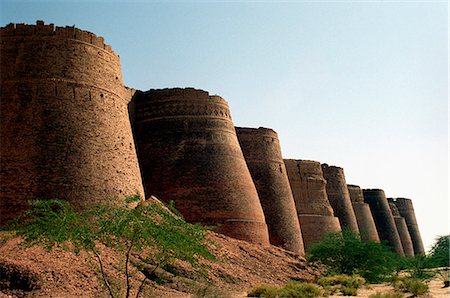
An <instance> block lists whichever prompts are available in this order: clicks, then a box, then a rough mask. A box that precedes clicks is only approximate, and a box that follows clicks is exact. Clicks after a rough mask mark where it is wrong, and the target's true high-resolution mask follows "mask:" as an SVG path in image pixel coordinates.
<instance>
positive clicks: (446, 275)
mask: <svg viewBox="0 0 450 298" xmlns="http://www.w3.org/2000/svg"><path fill="white" fill-rule="evenodd" d="M437 276H438V278H439V279H440V280H441V281H442V282H443V283H444V288H448V287H450V270H448V269H447V270H440V271H438V272H437Z"/></svg>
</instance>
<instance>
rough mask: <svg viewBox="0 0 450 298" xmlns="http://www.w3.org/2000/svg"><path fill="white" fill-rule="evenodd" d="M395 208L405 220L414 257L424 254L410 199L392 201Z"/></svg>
mask: <svg viewBox="0 0 450 298" xmlns="http://www.w3.org/2000/svg"><path fill="white" fill-rule="evenodd" d="M393 202H394V204H395V206H397V209H398V211H399V213H400V215H401V216H402V217H403V218H405V221H406V225H407V227H408V231H409V235H410V236H411V241H412V244H413V248H414V254H415V255H423V254H425V249H424V247H423V242H422V236H421V235H420V231H419V226H418V224H417V220H416V213H415V212H414V207H413V203H412V201H411V200H410V199H406V198H396V199H393Z"/></svg>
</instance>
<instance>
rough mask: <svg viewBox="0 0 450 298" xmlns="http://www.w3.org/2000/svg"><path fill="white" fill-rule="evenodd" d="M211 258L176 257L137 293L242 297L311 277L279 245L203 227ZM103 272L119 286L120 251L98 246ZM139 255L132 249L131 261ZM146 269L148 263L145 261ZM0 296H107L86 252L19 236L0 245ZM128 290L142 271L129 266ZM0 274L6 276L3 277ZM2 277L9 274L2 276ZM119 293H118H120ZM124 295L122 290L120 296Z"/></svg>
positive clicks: (311, 273) (136, 284)
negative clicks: (189, 260) (30, 243)
mask: <svg viewBox="0 0 450 298" xmlns="http://www.w3.org/2000/svg"><path fill="white" fill-rule="evenodd" d="M208 233H209V235H208V238H209V239H210V240H212V242H213V243H214V245H212V251H213V253H214V255H215V256H216V258H217V261H216V262H209V261H204V262H202V263H203V264H202V266H201V267H199V268H192V266H190V264H185V263H181V262H179V263H176V264H175V266H174V268H172V269H173V270H167V271H165V270H158V271H157V274H156V275H155V276H153V277H154V278H153V280H151V281H150V282H149V283H148V284H147V285H146V286H145V288H144V291H143V293H142V295H141V297H189V296H191V295H190V293H193V294H194V296H197V297H242V296H245V293H246V291H247V290H248V289H250V288H252V287H253V286H255V285H259V284H280V285H281V284H284V283H286V282H287V281H290V280H304V281H310V280H313V279H314V278H315V277H316V276H317V275H318V273H319V272H318V270H317V269H316V268H312V267H308V266H307V265H306V262H305V260H304V259H303V258H302V257H300V256H298V255H296V254H292V253H290V252H288V251H285V250H283V249H280V248H277V247H274V246H271V247H262V246H259V245H253V244H250V243H247V242H245V241H239V240H236V239H232V238H229V237H226V236H223V235H220V234H216V233H214V232H208ZM101 256H102V260H103V264H104V267H105V272H106V274H107V275H108V277H109V279H110V280H112V283H111V284H112V287H113V288H115V289H120V288H121V289H122V294H123V293H124V291H125V288H126V287H125V281H124V276H125V275H124V253H120V252H117V251H114V250H112V249H110V248H108V247H104V246H102V247H101ZM140 257H141V256H140V255H133V257H132V263H136V262H134V261H136V260H137V259H139V258H140ZM149 268H150V270H151V266H149ZM0 273H2V275H3V280H4V281H3V283H1V284H0V289H1V293H2V294H0V297H2V298H3V297H108V292H107V289H106V287H105V286H104V283H103V280H102V277H101V274H100V271H99V267H98V262H97V260H96V259H95V256H94V255H93V254H91V253H87V252H80V253H79V254H76V253H74V252H71V251H70V250H65V249H63V248H62V247H60V246H55V247H54V248H53V249H52V250H51V251H47V250H45V249H44V248H42V247H39V246H34V247H25V246H23V245H21V239H20V238H17V237H16V238H12V239H9V240H7V241H6V242H5V243H3V244H2V245H1V246H0ZM130 273H131V276H132V278H131V286H132V288H131V295H130V297H135V296H136V293H137V289H138V288H139V285H140V281H141V280H142V279H143V278H144V274H143V273H142V272H141V271H139V270H137V268H136V267H135V266H131V268H130ZM5 277H6V280H7V281H6V282H5ZM8 277H11V279H10V281H8ZM121 297H122V296H121ZM123 297H124V296H123Z"/></svg>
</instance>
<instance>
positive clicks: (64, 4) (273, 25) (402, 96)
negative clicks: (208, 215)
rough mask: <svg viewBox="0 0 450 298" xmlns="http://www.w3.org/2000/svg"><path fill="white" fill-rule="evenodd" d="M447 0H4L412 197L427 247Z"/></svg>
mask: <svg viewBox="0 0 450 298" xmlns="http://www.w3.org/2000/svg"><path fill="white" fill-rule="evenodd" d="M448 5H449V4H448V2H447V1H284V2H282V3H280V2H275V1H70V0H69V1H53V2H45V1H39V0H38V1H31V2H26V1H17V0H16V1H6V0H0V20H1V22H0V23H1V26H5V25H6V24H8V23H10V22H15V23H29V24H34V23H35V22H36V20H44V21H45V22H46V23H54V24H55V25H58V26H66V25H69V26H72V25H75V26H76V27H78V28H80V29H84V30H87V31H91V32H94V33H96V34H97V35H100V36H103V37H104V38H105V41H106V43H108V44H110V45H111V46H112V47H113V49H114V51H115V52H116V53H118V54H119V55H120V57H121V63H122V71H123V77H124V82H125V84H126V85H127V86H129V87H133V88H137V89H141V90H148V89H150V88H170V87H194V88H199V89H204V90H206V91H209V92H210V93H211V94H218V95H220V96H222V97H224V98H225V99H226V100H227V101H228V103H229V104H230V108H231V114H232V117H233V120H234V123H235V125H236V126H248V127H259V126H264V127H269V128H272V129H274V130H276V131H277V132H278V134H279V137H280V141H281V145H282V149H283V153H284V156H285V157H287V158H296V159H312V160H317V161H320V162H323V163H328V164H330V165H337V166H341V167H343V168H344V171H345V174H346V178H347V183H349V184H357V185H360V186H361V187H363V188H381V189H384V191H385V192H386V195H387V196H388V197H407V198H411V199H412V200H413V203H414V207H415V210H416V215H417V220H418V223H419V228H420V231H421V233H422V237H423V240H424V244H425V246H426V247H427V248H429V247H430V245H431V244H432V243H433V242H434V239H435V238H436V237H437V236H439V235H446V234H450V230H449V228H450V219H449V208H450V205H449V199H448V194H449V188H448V178H449V177H448V161H449V158H448V156H449V155H448V81H449V77H448V67H449V60H448V53H449V47H448V26H449V20H448V14H449V8H448Z"/></svg>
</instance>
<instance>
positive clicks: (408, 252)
mask: <svg viewBox="0 0 450 298" xmlns="http://www.w3.org/2000/svg"><path fill="white" fill-rule="evenodd" d="M388 202H389V208H391V212H392V216H393V217H394V221H395V226H396V227H397V232H398V235H399V236H400V241H401V242H402V247H403V252H404V253H405V256H407V257H412V256H414V249H413V244H412V241H411V236H410V235H409V231H408V227H407V226H406V221H405V219H404V218H403V217H401V216H400V213H399V212H398V209H397V206H395V204H394V201H393V200H392V198H388Z"/></svg>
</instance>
